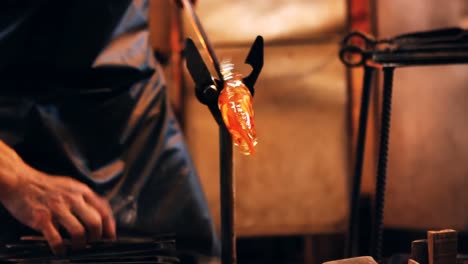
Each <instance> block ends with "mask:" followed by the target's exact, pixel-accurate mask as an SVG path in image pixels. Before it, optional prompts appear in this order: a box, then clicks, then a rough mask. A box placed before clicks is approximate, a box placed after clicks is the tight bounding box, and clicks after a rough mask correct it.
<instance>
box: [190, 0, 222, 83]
mask: <svg viewBox="0 0 468 264" xmlns="http://www.w3.org/2000/svg"><path fill="white" fill-rule="evenodd" d="M181 2H182V5H183V7H184V9H185V10H187V12H188V13H189V18H190V22H191V24H192V26H193V28H194V29H195V33H196V34H197V37H198V39H199V41H200V43H201V44H202V46H203V48H204V49H205V50H206V51H207V53H208V57H209V59H210V61H211V63H212V65H213V67H214V68H215V71H216V74H218V78H219V80H223V75H222V74H221V68H220V65H219V61H218V58H217V57H216V54H215V52H214V49H213V47H212V46H211V43H210V42H209V41H208V36H207V35H206V33H205V31H204V29H203V27H202V25H201V22H200V20H199V19H198V16H197V14H196V13H195V11H194V10H193V7H192V4H191V3H190V1H189V0H181Z"/></svg>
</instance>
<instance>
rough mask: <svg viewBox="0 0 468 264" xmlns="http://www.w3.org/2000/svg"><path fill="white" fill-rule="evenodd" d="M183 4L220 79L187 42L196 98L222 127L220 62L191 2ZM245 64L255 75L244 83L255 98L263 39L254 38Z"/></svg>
mask: <svg viewBox="0 0 468 264" xmlns="http://www.w3.org/2000/svg"><path fill="white" fill-rule="evenodd" d="M181 2H182V4H183V7H184V8H185V9H186V10H187V11H188V13H189V19H190V22H191V24H192V26H193V28H194V29H195V32H196V34H197V38H198V40H199V41H200V43H201V45H202V47H203V51H204V52H206V54H207V55H208V58H209V60H210V63H211V66H212V67H213V68H214V69H215V71H216V75H217V77H218V79H216V78H215V77H213V76H212V75H211V73H210V71H209V70H208V67H207V65H206V64H205V62H204V61H203V58H202V56H201V54H200V52H199V51H198V48H197V46H196V45H195V43H194V41H193V40H192V39H190V38H188V39H187V40H186V42H185V57H186V62H187V68H188V70H189V73H190V75H191V77H192V79H193V80H194V82H195V92H196V96H197V99H198V100H199V101H200V102H201V103H203V104H205V105H207V106H208V107H209V109H210V111H211V113H212V114H213V117H214V118H215V120H216V121H217V122H218V124H221V123H222V119H220V117H221V116H220V113H219V110H217V99H218V95H219V93H220V92H221V90H222V89H223V76H222V74H221V69H220V63H219V61H218V59H217V57H216V54H215V52H214V49H213V47H212V45H211V43H210V42H209V40H208V37H207V35H206V33H205V31H204V30H203V27H202V25H201V23H200V20H199V19H198V17H197V14H196V13H195V11H194V10H193V8H192V5H191V3H190V2H189V1H188V0H181ZM245 63H246V64H249V65H250V66H252V72H251V73H250V75H249V76H247V77H245V78H244V79H243V82H244V84H245V85H246V86H247V87H248V88H249V90H250V93H251V94H252V96H253V95H254V93H255V88H254V85H255V82H256V81H257V78H258V76H259V75H260V71H261V70H262V67H263V38H262V37H261V36H257V38H256V39H255V41H254V43H253V45H252V47H251V49H250V52H249V54H248V55H247V58H246V60H245ZM212 106H216V109H214V108H212Z"/></svg>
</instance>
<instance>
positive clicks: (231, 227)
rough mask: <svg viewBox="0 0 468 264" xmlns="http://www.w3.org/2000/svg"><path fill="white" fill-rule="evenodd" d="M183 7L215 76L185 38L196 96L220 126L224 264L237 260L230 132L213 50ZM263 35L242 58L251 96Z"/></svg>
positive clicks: (194, 18) (185, 3)
mask: <svg viewBox="0 0 468 264" xmlns="http://www.w3.org/2000/svg"><path fill="white" fill-rule="evenodd" d="M180 2H181V3H182V6H183V8H184V9H185V10H186V11H187V12H188V13H189V19H190V20H191V22H192V26H193V28H194V29H195V31H196V34H197V36H198V39H199V41H200V43H201V45H202V46H203V49H204V51H205V52H206V53H207V55H208V57H209V59H210V62H211V65H212V66H213V68H214V69H215V71H216V75H217V76H218V79H216V78H214V77H213V76H212V75H211V73H210V71H209V70H208V67H207V65H206V64H205V62H204V61H203V58H202V56H201V54H200V52H199V51H198V48H197V46H196V45H195V43H194V41H193V40H192V39H190V38H188V39H187V40H186V42H185V49H184V53H185V58H186V63H187V69H188V71H189V73H190V75H191V77H192V79H193V81H194V82H195V95H196V97H197V99H198V100H199V101H200V102H201V103H202V104H204V105H206V106H207V107H208V109H209V110H210V112H211V114H212V115H213V118H214V119H215V121H216V123H217V124H218V126H219V148H220V149H219V159H220V196H221V247H222V252H221V254H222V255H221V258H222V263H223V264H234V263H237V255H236V241H237V238H236V234H235V186H234V180H233V148H232V145H233V143H232V138H231V134H230V133H229V131H228V130H227V128H226V126H225V124H224V122H223V119H222V116H221V112H220V110H219V108H218V96H219V93H220V92H221V90H222V89H223V86H224V85H223V84H224V81H223V77H222V74H221V70H220V64H219V61H218V59H217V58H216V54H215V52H214V49H213V47H212V45H211V43H210V42H209V41H208V37H207V35H206V33H205V32H204V30H203V27H202V25H201V23H200V20H199V19H198V17H197V15H196V13H195V11H194V10H193V8H192V4H191V3H190V2H189V0H181V1H180ZM263 49H264V44H263V38H262V37H261V36H258V37H257V38H256V39H255V41H254V43H253V45H252V47H251V49H250V52H249V54H248V56H247V58H246V60H245V63H246V64H249V65H250V66H251V67H252V72H251V73H250V74H249V76H247V77H245V78H244V79H243V82H244V84H245V85H246V86H247V87H248V88H249V90H250V93H251V94H252V96H253V95H254V93H255V89H254V85H255V83H256V81H257V79H258V76H259V75H260V72H261V70H262V68H263Z"/></svg>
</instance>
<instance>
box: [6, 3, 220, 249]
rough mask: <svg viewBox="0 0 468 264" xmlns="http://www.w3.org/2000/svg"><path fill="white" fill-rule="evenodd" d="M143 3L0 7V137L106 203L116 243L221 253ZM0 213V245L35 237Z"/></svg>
mask: <svg viewBox="0 0 468 264" xmlns="http://www.w3.org/2000/svg"><path fill="white" fill-rule="evenodd" d="M18 2H21V3H18ZM2 5H3V6H2ZM147 5H148V2H147V1H133V2H132V1H126V0H99V1H96V0H74V1H73V0H67V1H63V0H57V1H54V0H43V1H41V0H31V1H17V0H12V1H10V0H7V1H6V2H5V3H0V138H1V139H2V140H4V141H5V142H6V143H7V144H9V145H10V146H12V147H13V148H14V149H15V150H16V151H17V152H18V153H19V154H20V156H21V157H22V158H23V159H24V160H25V161H26V162H27V163H28V164H30V165H32V166H33V167H35V168H37V169H39V170H42V171H44V172H47V173H50V174H57V175H67V176H71V177H74V178H76V179H78V180H80V181H83V182H85V183H87V184H88V185H89V186H91V187H92V188H93V189H94V190H95V191H96V192H98V193H99V194H101V195H103V196H105V197H107V198H108V199H109V201H110V203H111V205H112V208H113V211H114V214H115V217H116V221H117V224H118V234H127V233H128V234H140V235H157V234H165V233H175V234H176V236H177V238H178V241H179V243H178V244H179V247H182V248H183V249H191V250H197V251H199V252H201V253H204V254H216V255H217V254H218V250H219V247H218V240H217V238H216V234H215V232H214V226H213V222H212V219H211V216H210V212H209V208H208V206H207V203H206V200H205V197H204V193H203V191H202V188H201V184H200V182H199V178H198V175H197V173H196V171H195V169H194V166H193V164H192V161H191V159H190V157H189V154H188V151H187V147H186V145H185V142H184V139H183V136H182V133H181V131H180V128H179V126H178V123H177V120H176V119H175V117H174V114H173V113H172V111H171V108H170V105H169V103H168V98H167V95H166V87H165V80H164V78H163V77H162V75H161V72H162V71H161V69H160V68H159V66H158V64H157V62H156V61H155V60H154V58H153V55H152V51H151V47H150V46H149V41H148V31H147V13H146V12H147V11H148V7H147ZM1 213H2V216H1V217H2V218H1V219H2V223H1V224H0V232H1V235H2V236H3V237H7V235H8V236H10V237H11V236H18V235H22V234H24V233H25V232H29V231H30V230H28V229H27V228H24V227H23V226H21V224H19V223H18V222H16V220H14V219H12V218H11V216H9V215H8V213H7V212H6V211H5V210H4V209H3V208H2V212H1ZM2 230H4V231H2ZM6 230H9V231H8V232H7V231H6ZM11 230H15V232H13V233H12V232H11Z"/></svg>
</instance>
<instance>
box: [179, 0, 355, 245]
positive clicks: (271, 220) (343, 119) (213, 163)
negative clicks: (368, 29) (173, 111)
mask: <svg viewBox="0 0 468 264" xmlns="http://www.w3.org/2000/svg"><path fill="white" fill-rule="evenodd" d="M197 10H198V13H199V15H200V18H201V20H202V21H203V23H204V25H205V29H206V31H207V33H208V36H209V37H210V39H211V41H212V42H213V44H214V46H215V49H216V52H217V54H218V57H219V58H220V59H223V58H228V59H229V58H231V59H232V60H233V61H234V62H235V64H236V65H237V66H238V67H239V68H238V69H239V70H240V71H241V72H243V73H244V74H245V75H247V74H248V73H249V72H248V70H249V68H246V67H245V66H244V65H243V61H244V60H245V57H246V56H247V53H248V51H249V48H250V45H251V44H252V42H253V40H254V39H255V37H256V36H257V35H262V36H263V37H264V38H265V43H266V49H265V66H264V69H263V72H262V74H261V75H260V78H259V80H258V83H257V85H256V95H255V99H254V108H255V114H256V116H255V118H256V125H257V133H258V137H259V144H258V153H257V154H255V155H254V156H250V157H244V156H241V155H237V152H236V155H235V162H234V164H235V177H236V186H237V208H236V210H237V211H236V213H237V223H236V225H237V227H236V228H237V231H238V233H239V235H240V236H271V235H297V234H301V235H305V234H317V233H337V232H341V231H343V230H344V228H345V225H346V219H347V214H348V212H347V202H346V201H347V179H348V175H349V174H348V171H349V170H348V166H349V164H348V160H349V156H348V152H347V149H348V143H349V140H348V131H347V110H346V107H347V94H346V82H345V72H344V67H343V66H342V65H341V64H340V62H339V60H338V58H337V56H336V54H337V52H338V45H337V44H338V39H339V35H340V34H341V33H342V32H343V31H344V28H345V14H346V10H345V2H344V1H342V0H316V1H305V0H294V1H291V0H287V1H286V0H275V1H271V0H268V1H266V0H265V1H219V0H204V1H200V2H199V4H198V6H197ZM186 32H188V34H189V35H192V34H191V33H190V28H187V31H186ZM192 36H193V35H192ZM189 79H190V78H187V81H188V83H187V86H186V87H187V88H188V91H189V93H188V96H187V100H188V101H187V109H186V110H187V111H186V125H187V126H186V131H187V134H186V135H187V138H188V141H189V145H190V147H191V150H192V152H193V155H194V160H195V163H196V165H197V168H198V169H199V171H200V175H201V178H202V181H203V184H204V186H205V189H206V191H207V196H208V200H209V203H210V207H211V208H212V212H213V215H215V217H216V219H219V218H218V217H217V216H218V215H219V192H218V189H219V181H218V177H219V176H218V175H219V174H218V154H217V153H218V139H217V133H218V131H217V129H216V126H215V123H214V121H213V119H212V117H211V116H210V114H209V112H208V111H207V109H206V108H205V107H204V106H203V105H201V104H200V103H199V102H198V101H197V100H196V99H195V97H194V96H193V94H192V91H193V89H191V87H193V85H192V84H191V83H190V80H189ZM235 151H237V150H236V149H235ZM217 223H218V224H219V221H218V220H217Z"/></svg>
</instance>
